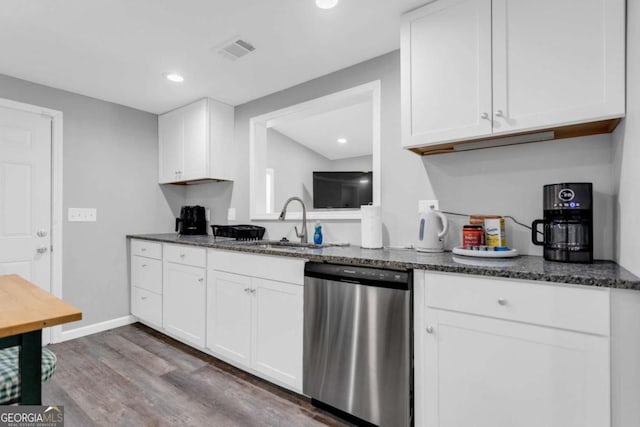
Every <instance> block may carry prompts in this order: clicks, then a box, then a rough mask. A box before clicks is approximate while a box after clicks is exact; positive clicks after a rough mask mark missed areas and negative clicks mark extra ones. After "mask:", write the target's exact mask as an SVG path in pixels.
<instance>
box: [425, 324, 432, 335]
mask: <svg viewBox="0 0 640 427" xmlns="http://www.w3.org/2000/svg"><path fill="white" fill-rule="evenodd" d="M426 330H427V333H428V334H432V333H433V326H431V325H429V326H427V329H426Z"/></svg>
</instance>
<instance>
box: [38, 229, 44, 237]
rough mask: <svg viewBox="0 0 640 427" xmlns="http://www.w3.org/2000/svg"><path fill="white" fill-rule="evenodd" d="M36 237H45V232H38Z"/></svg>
mask: <svg viewBox="0 0 640 427" xmlns="http://www.w3.org/2000/svg"><path fill="white" fill-rule="evenodd" d="M36 235H37V236H38V237H47V230H38V232H37V233H36Z"/></svg>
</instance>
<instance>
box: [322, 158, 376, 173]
mask: <svg viewBox="0 0 640 427" xmlns="http://www.w3.org/2000/svg"><path fill="white" fill-rule="evenodd" d="M372 168H373V156H358V157H349V158H347V159H336V160H333V161H331V170H332V171H357V172H360V171H370V170H371V169H372Z"/></svg>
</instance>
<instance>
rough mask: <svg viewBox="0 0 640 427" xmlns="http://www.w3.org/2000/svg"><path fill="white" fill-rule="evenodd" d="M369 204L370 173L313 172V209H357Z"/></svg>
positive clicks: (371, 200)
mask: <svg viewBox="0 0 640 427" xmlns="http://www.w3.org/2000/svg"><path fill="white" fill-rule="evenodd" d="M370 203H373V173H372V172H313V208H314V209H359V208H360V206H362V205H368V204H370Z"/></svg>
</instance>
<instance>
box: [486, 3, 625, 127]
mask: <svg viewBox="0 0 640 427" xmlns="http://www.w3.org/2000/svg"><path fill="white" fill-rule="evenodd" d="M624 17H625V2H624V0H580V1H575V0H539V1H530V0H494V1H493V67H494V68H493V90H494V98H493V108H494V132H495V133H501V132H512V131H515V130H527V129H535V128H542V127H549V126H560V125H566V124H573V123H579V122H587V121H595V120H599V119H607V118H612V117H621V116H623V115H624V109H625V98H624V94H625V86H624V85H625V70H624V67H625V52H624V46H625V18H624ZM498 111H500V112H501V113H499V115H500V116H501V117H497V116H496V113H498Z"/></svg>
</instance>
